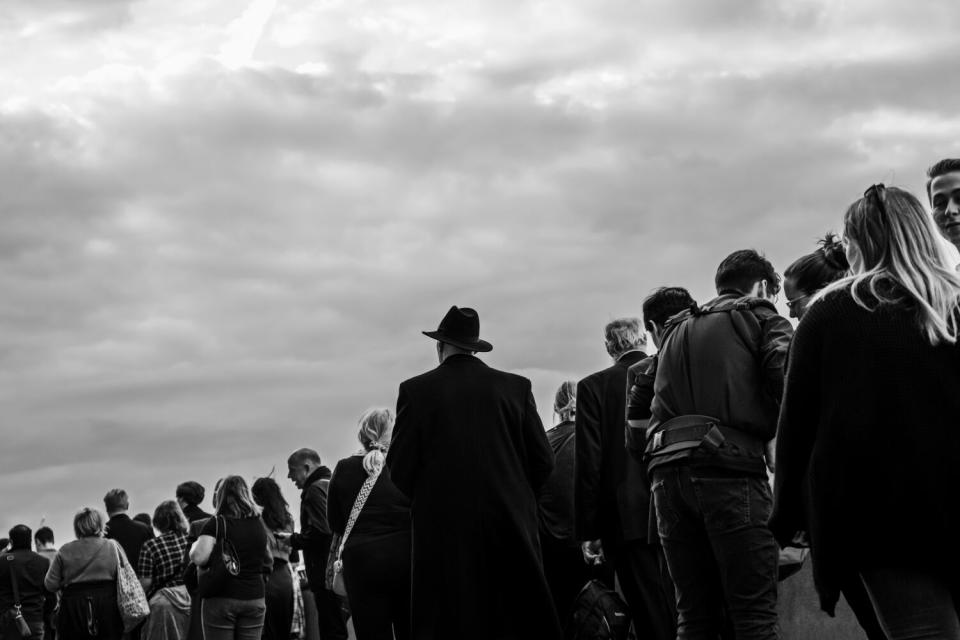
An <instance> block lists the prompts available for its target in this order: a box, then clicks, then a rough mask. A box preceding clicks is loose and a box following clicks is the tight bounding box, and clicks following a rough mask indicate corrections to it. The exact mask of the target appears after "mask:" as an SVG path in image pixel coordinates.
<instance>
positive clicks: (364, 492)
mask: <svg viewBox="0 0 960 640" xmlns="http://www.w3.org/2000/svg"><path fill="white" fill-rule="evenodd" d="M379 477H380V474H379V473H375V474H373V475H371V476H367V479H366V480H364V481H363V484H362V485H361V486H360V492H359V493H358V494H357V499H356V500H354V501H353V508H352V509H351V510H350V519H349V520H347V527H346V529H345V530H344V532H343V537H341V538H340V545H339V546H338V547H337V557H336V560H334V562H333V592H334V593H335V594H337V595H338V596H345V595H347V586H346V584H345V583H344V580H343V547H344V546H345V545H346V544H347V538H349V537H350V532H351V531H353V525H354V524H356V522H357V518H358V517H360V512H361V511H363V505H365V504H366V503H367V498H368V497H369V496H370V491H372V490H373V485H375V484H376V483H377V478H379Z"/></svg>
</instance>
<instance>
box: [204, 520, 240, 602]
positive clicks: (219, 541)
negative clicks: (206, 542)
mask: <svg viewBox="0 0 960 640" xmlns="http://www.w3.org/2000/svg"><path fill="white" fill-rule="evenodd" d="M221 519H222V520H223V533H222V535H221V533H220V520H221ZM214 539H215V542H214V543H213V551H211V552H210V559H209V560H207V564H206V565H204V566H202V567H197V595H198V596H199V597H201V598H215V597H217V596H219V595H221V594H222V593H223V591H224V588H225V587H226V585H227V581H228V580H229V579H230V578H231V577H234V578H235V577H236V576H238V575H240V560H239V559H238V558H237V550H236V549H234V547H233V545H232V544H231V543H230V541H229V540H227V519H226V518H221V516H216V520H215V521H214Z"/></svg>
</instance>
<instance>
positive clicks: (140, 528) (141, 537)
mask: <svg viewBox="0 0 960 640" xmlns="http://www.w3.org/2000/svg"><path fill="white" fill-rule="evenodd" d="M106 537H107V538H111V539H113V540H116V541H117V543H119V544H120V546H121V547H123V552H124V553H126V554H127V560H129V561H130V565H131V566H132V567H133V569H134V570H135V571H136V570H137V569H138V568H139V567H140V549H141V548H142V547H143V543H144V542H146V541H147V540H149V539H150V538H152V537H153V531H151V530H150V527H148V526H147V525H145V524H143V523H142V522H137V521H135V520H131V519H130V516H128V515H127V514H125V513H118V514H117V515H115V516H113V517H112V518H110V520H109V521H107V534H106Z"/></svg>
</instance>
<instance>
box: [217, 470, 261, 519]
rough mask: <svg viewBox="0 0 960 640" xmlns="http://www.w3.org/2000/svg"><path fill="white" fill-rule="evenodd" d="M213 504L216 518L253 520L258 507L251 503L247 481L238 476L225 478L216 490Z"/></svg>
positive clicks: (256, 514)
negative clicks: (215, 509)
mask: <svg viewBox="0 0 960 640" xmlns="http://www.w3.org/2000/svg"><path fill="white" fill-rule="evenodd" d="M214 504H215V505H216V508H217V515H218V516H227V517H230V518H255V517H257V516H259V515H260V507H258V506H257V503H256V502H254V501H253V496H252V495H251V494H250V487H248V486H247V481H246V480H244V479H243V478H242V477H240V476H227V477H226V478H224V479H223V483H222V484H221V485H220V486H219V488H217V491H216V494H215V496H214Z"/></svg>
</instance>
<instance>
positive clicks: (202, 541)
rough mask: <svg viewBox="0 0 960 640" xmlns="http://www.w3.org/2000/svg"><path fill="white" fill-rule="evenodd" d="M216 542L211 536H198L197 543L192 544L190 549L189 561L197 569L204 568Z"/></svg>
mask: <svg viewBox="0 0 960 640" xmlns="http://www.w3.org/2000/svg"><path fill="white" fill-rule="evenodd" d="M216 542H217V539H216V538H214V537H213V536H210V535H207V534H205V533H203V534H200V537H199V538H197V541H196V542H194V543H193V546H192V547H191V548H190V561H191V562H193V564H195V565H197V566H198V567H203V566H206V564H207V561H208V560H210V554H211V553H213V545H215V544H216Z"/></svg>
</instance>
